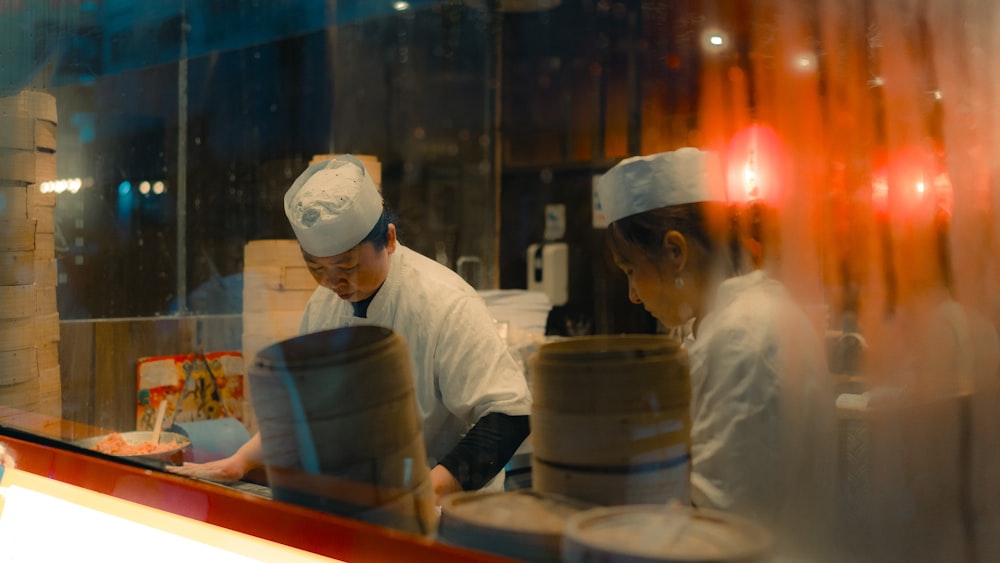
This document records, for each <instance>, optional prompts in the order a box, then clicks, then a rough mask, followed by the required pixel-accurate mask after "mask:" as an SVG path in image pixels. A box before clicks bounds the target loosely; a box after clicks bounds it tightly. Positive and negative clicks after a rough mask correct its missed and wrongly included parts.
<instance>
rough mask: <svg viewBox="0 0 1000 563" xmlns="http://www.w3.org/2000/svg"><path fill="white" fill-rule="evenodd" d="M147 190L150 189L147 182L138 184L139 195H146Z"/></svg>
mask: <svg viewBox="0 0 1000 563" xmlns="http://www.w3.org/2000/svg"><path fill="white" fill-rule="evenodd" d="M149 189H150V185H149V182H147V181H145V180H143V182H142V183H141V184H139V193H141V194H142V195H146V194H148V193H149Z"/></svg>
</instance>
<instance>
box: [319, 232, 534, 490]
mask: <svg viewBox="0 0 1000 563" xmlns="http://www.w3.org/2000/svg"><path fill="white" fill-rule="evenodd" d="M367 315H368V316H367V318H360V317H355V316H354V307H353V306H352V305H351V303H350V302H347V301H344V300H343V299H341V298H340V297H338V296H337V294H336V293H334V292H333V291H331V290H329V289H327V288H325V287H322V286H320V287H318V288H316V291H315V292H314V293H313V295H312V297H310V298H309V302H308V303H307V304H306V308H305V312H304V313H303V315H302V323H301V326H300V332H301V333H303V334H305V333H309V332H317V331H321V330H327V329H332V328H340V327H347V326H359V325H377V326H382V327H386V328H389V329H392V330H393V331H395V332H397V333H399V334H400V335H401V336H402V337H403V338H404V340H405V341H406V345H407V347H408V348H409V352H410V360H411V362H412V367H413V375H414V377H415V378H416V382H415V386H414V387H415V389H414V393H415V394H416V399H417V408H418V411H419V413H420V421H421V424H422V428H423V434H424V445H425V446H426V448H427V457H428V463H429V464H430V466H431V467H434V466H435V465H437V463H438V462H439V461H440V460H441V459H442V458H443V457H444V456H446V455H447V454H448V453H449V452H450V451H451V450H452V449H453V448H454V447H455V446H456V445H457V444H458V442H459V441H460V440H461V439H462V437H463V436H464V435H465V433H466V432H468V431H469V429H470V428H472V426H473V425H474V424H475V423H476V422H477V421H478V420H479V419H480V418H482V417H483V416H485V415H487V414H489V413H493V412H498V413H503V414H507V415H511V416H519V415H527V414H529V413H530V411H531V395H530V393H529V391H528V385H527V381H526V379H525V377H524V374H523V372H522V371H521V370H520V368H519V367H518V365H517V363H516V362H515V360H514V358H513V357H511V355H510V352H509V351H508V349H507V346H506V344H504V342H503V340H502V339H501V337H500V334H499V332H498V330H497V328H496V325H495V324H494V322H493V317H492V316H491V315H490V313H489V311H488V310H487V308H486V304H485V303H484V302H483V300H482V298H481V297H480V296H479V295H478V294H477V293H476V291H475V290H474V289H473V288H472V287H471V286H470V285H469V284H467V283H466V282H465V280H463V279H462V278H461V277H459V276H458V274H456V273H455V272H453V271H451V270H449V269H448V268H446V267H445V266H443V265H441V264H439V263H437V262H435V261H433V260H431V259H429V258H427V257H425V256H423V255H422V254H420V253H418V252H414V251H413V250H410V249H409V248H406V247H405V246H403V245H402V244H397V246H396V251H395V252H394V253H393V254H392V255H390V261H389V274H388V276H387V277H386V279H385V282H384V283H383V284H382V287H381V288H380V289H379V290H378V292H377V293H376V294H375V297H374V298H373V299H372V301H371V303H370V304H369V306H368V312H367ZM499 482H500V483H501V484H502V482H503V479H502V472H501V474H500V479H499ZM495 483H496V480H495V481H494V484H495ZM491 488H493V487H491Z"/></svg>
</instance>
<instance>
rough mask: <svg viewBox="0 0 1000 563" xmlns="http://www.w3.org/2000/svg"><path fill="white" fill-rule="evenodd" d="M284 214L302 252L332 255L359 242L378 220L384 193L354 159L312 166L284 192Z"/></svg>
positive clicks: (342, 157) (333, 159)
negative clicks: (381, 192) (380, 191)
mask: <svg viewBox="0 0 1000 563" xmlns="http://www.w3.org/2000/svg"><path fill="white" fill-rule="evenodd" d="M285 215H286V216H287V217H288V222H289V223H291V224H292V230H294V231H295V237H296V238H297V239H299V245H301V246H302V249H303V250H305V251H306V252H308V253H309V254H312V255H313V256H334V255H336V254H341V253H343V252H347V251H348V250H350V249H352V248H354V247H355V246H356V245H357V244H358V243H360V242H361V241H362V240H364V238H365V237H366V236H368V233H370V232H371V230H372V228H373V227H374V226H375V224H376V223H378V220H379V217H381V216H382V194H380V193H379V191H378V188H377V187H376V186H375V183H374V182H373V181H372V179H371V176H369V175H368V172H367V171H366V170H365V166H364V164H362V163H361V161H360V160H358V159H357V158H355V157H353V156H351V155H349V154H345V155H341V156H338V157H336V158H332V159H330V160H326V161H323V162H319V163H316V164H313V165H312V166H310V167H309V168H307V169H306V170H305V172H303V173H302V174H301V175H299V177H298V178H297V179H296V180H295V183H293V184H292V187H291V188H288V191H287V192H286V193H285Z"/></svg>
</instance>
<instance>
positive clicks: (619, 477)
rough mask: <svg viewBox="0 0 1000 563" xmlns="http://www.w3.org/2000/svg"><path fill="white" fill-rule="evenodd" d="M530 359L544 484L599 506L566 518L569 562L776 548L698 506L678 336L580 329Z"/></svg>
mask: <svg viewBox="0 0 1000 563" xmlns="http://www.w3.org/2000/svg"><path fill="white" fill-rule="evenodd" d="M529 369H530V373H531V377H530V380H531V384H532V397H533V401H534V402H533V405H532V411H531V428H532V445H533V447H534V451H533V454H534V458H533V460H532V474H533V487H534V489H535V491H536V492H539V493H542V494H548V495H559V496H565V497H569V498H573V499H577V500H579V501H583V502H586V503H591V504H592V505H601V506H596V507H591V508H587V509H585V510H579V511H576V512H575V513H573V514H570V515H568V516H567V518H566V520H565V524H564V526H563V528H562V530H561V532H562V534H561V543H560V557H561V559H562V560H563V561H567V562H583V561H604V562H626V561H627V562H630V563H637V562H652V561H727V562H732V561H759V560H763V558H765V557H766V556H767V550H768V549H769V546H770V544H771V539H770V537H769V535H768V533H767V532H766V531H765V530H763V529H761V528H759V527H757V526H755V525H753V524H752V523H750V522H747V521H746V520H743V519H741V518H738V517H734V516H731V515H728V514H722V513H718V512H714V511H708V510H699V509H694V508H691V507H690V460H691V456H690V452H691V443H690V442H691V438H690V434H691V416H690V397H691V381H690V368H689V364H688V357H687V353H686V351H685V350H684V349H683V348H682V347H681V344H680V341H679V340H677V339H674V338H670V337H666V336H659V335H614V336H608V335H600V336H583V337H576V338H570V339H565V340H560V341H555V342H550V343H548V344H545V345H543V346H541V347H540V348H539V349H538V351H537V352H536V354H535V355H534V356H532V358H531V360H530V362H529ZM444 526H445V524H444V523H442V527H444Z"/></svg>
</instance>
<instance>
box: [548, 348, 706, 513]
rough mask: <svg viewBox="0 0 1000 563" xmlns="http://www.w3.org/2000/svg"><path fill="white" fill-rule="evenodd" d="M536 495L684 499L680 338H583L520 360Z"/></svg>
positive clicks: (685, 430) (620, 500)
mask: <svg viewBox="0 0 1000 563" xmlns="http://www.w3.org/2000/svg"><path fill="white" fill-rule="evenodd" d="M529 370H530V373H531V377H530V379H531V385H532V389H531V390H532V398H533V404H532V409H531V428H532V435H531V440H532V446H533V448H534V451H533V453H534V458H533V460H532V468H531V472H532V479H533V487H534V488H535V490H538V491H543V492H549V493H557V494H560V495H565V496H568V497H571V498H577V499H580V500H582V501H585V502H591V503H594V504H600V505H623V504H637V503H666V502H667V501H669V500H671V499H676V500H679V501H681V502H683V503H685V504H686V503H688V501H689V491H688V482H689V473H690V451H691V446H690V441H691V438H690V436H691V419H690V414H689V404H690V398H691V382H690V373H689V372H690V370H689V368H688V359H687V353H686V351H685V350H684V349H683V348H681V346H680V341H678V340H677V339H674V338H669V337H666V336H658V335H602V336H582V337H576V338H569V339H565V340H559V341H555V342H550V343H548V344H545V345H543V346H541V347H540V348H539V349H538V351H537V352H536V353H535V355H534V356H532V358H531V360H530V362H529Z"/></svg>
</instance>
